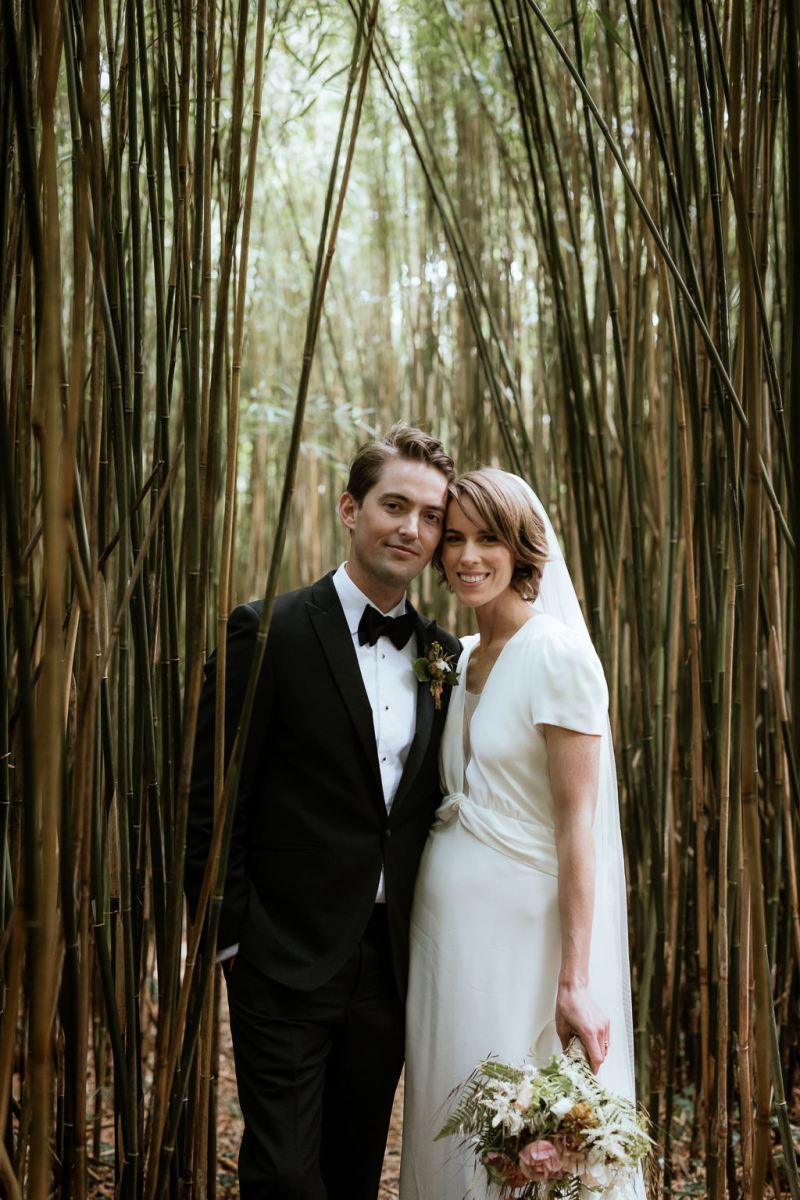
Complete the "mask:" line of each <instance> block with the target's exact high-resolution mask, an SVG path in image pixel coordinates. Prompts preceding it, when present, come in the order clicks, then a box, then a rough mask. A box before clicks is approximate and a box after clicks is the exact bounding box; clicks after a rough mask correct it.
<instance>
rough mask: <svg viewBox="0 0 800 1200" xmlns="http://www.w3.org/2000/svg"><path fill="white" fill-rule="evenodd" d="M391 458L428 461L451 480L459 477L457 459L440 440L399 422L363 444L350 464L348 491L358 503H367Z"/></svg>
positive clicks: (403, 422) (430, 465)
mask: <svg viewBox="0 0 800 1200" xmlns="http://www.w3.org/2000/svg"><path fill="white" fill-rule="evenodd" d="M391 458H407V459H410V460H411V461H412V462H421V463H426V464H427V466H429V467H434V468H435V469H436V470H437V471H441V472H442V474H443V475H444V477H445V479H446V480H447V482H448V483H452V482H453V480H454V479H455V477H456V469H455V466H454V464H453V460H452V458H451V457H450V455H449V454H448V453H447V451H446V450H445V448H444V446H443V445H442V443H441V442H440V441H438V440H437V439H436V438H435V437H431V435H430V434H429V433H424V432H423V430H421V429H417V428H416V427H415V426H414V425H408V424H407V423H406V422H405V421H397V422H396V424H394V425H393V426H392V428H391V429H390V430H389V431H388V433H386V434H384V436H383V437H382V438H376V439H375V440H374V441H371V442H365V443H364V445H363V446H360V447H359V449H358V451H357V452H356V456H355V458H354V459H353V461H352V463H351V464H350V477H349V479H348V480H347V488H346V489H345V490H346V491H348V492H349V493H350V495H351V496H352V497H353V499H354V500H355V501H356V503H357V504H359V505H361V504H363V502H364V497H365V496H366V494H367V492H369V491H370V490H371V489H372V488H374V486H375V484H376V483H377V482H378V480H379V479H380V477H381V472H382V471H383V468H384V466H385V464H386V463H387V462H388V461H389V459H391Z"/></svg>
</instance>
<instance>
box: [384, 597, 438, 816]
mask: <svg viewBox="0 0 800 1200" xmlns="http://www.w3.org/2000/svg"><path fill="white" fill-rule="evenodd" d="M415 616H416V617H417V628H416V634H415V636H416V639H417V657H418V658H423V657H424V656H425V655H426V654H427V653H428V650H429V649H430V647H431V643H432V642H433V641H434V640H435V639H434V637H433V634H432V632H431V631H432V630H433V631H435V626H434V623H433V621H428V620H427V619H426V618H424V617H420V616H419V614H418V613H415ZM434 708H435V706H434V703H433V696H432V695H431V689H430V684H428V683H423V682H422V681H420V682H419V683H418V685H417V720H416V728H415V731H414V740H413V741H412V743H411V746H410V747H409V751H408V758H407V759H406V764H405V767H404V768H403V774H402V777H401V779H400V783H399V785H398V788H397V794H396V795H395V798H394V803H393V804H392V811H393V812H394V811H396V810H397V807H398V805H399V804H401V803H402V801H403V797H404V796H405V795H406V793H407V792H408V791H409V790H410V789H411V787H412V785H413V783H414V780H415V779H416V777H417V774H418V772H419V769H420V767H421V766H422V763H423V760H424V758H425V754H426V752H427V749H428V744H429V742H430V740H431V732H432V730H433V714H434Z"/></svg>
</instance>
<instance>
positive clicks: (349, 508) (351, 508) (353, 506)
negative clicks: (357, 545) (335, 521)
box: [339, 492, 360, 533]
mask: <svg viewBox="0 0 800 1200" xmlns="http://www.w3.org/2000/svg"><path fill="white" fill-rule="evenodd" d="M359 508H360V505H359V503H358V501H357V500H356V498H355V496H351V495H350V493H349V492H342V494H341V496H340V497H339V520H340V521H341V522H342V524H343V525H346V526H347V528H348V529H349V530H350V532H351V533H352V532H353V526H354V525H355V523H356V512H357V511H358V509H359Z"/></svg>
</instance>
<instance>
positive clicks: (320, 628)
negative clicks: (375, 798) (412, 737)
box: [306, 574, 383, 797]
mask: <svg viewBox="0 0 800 1200" xmlns="http://www.w3.org/2000/svg"><path fill="white" fill-rule="evenodd" d="M311 595H312V599H311V600H310V601H307V602H306V612H307V613H308V616H309V619H310V621H311V624H312V625H313V627H314V630H315V632H316V634H317V637H318V638H319V641H320V645H321V647H322V651H323V653H324V655H325V657H326V659H327V660H328V665H329V667H330V669H331V674H332V675H333V678H334V681H335V683H336V687H337V688H338V690H339V694H340V695H341V697H342V701H343V703H344V705H345V708H346V709H347V711H348V712H349V714H350V717H351V719H352V721H353V724H354V725H355V727H356V731H357V732H358V736H359V738H360V740H361V742H362V744H363V746H364V750H365V752H366V755H367V758H368V759H369V763H370V766H371V767H372V770H373V774H374V775H375V780H376V782H377V784H378V789H379V790H378V793H377V794H378V795H379V796H380V797H382V796H383V789H382V784H381V774H380V768H379V767H378V749H377V746H376V745H375V726H374V724H373V720H372V709H371V708H370V704H369V700H368V699H367V693H366V690H365V688H364V680H363V679H362V678H361V670H360V668H359V665H358V659H357V658H356V653H355V650H354V649H353V639H352V635H351V633H350V630H349V629H348V628H347V622H346V620H345V617H344V612H343V611H342V606H341V604H340V603H339V597H338V596H337V595H336V588H335V587H334V586H333V575H332V574H331V575H326V576H325V578H324V579H320V580H319V582H318V583H315V584H314V586H313V588H312V592H311Z"/></svg>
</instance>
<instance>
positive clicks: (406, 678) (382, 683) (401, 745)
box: [333, 563, 417, 904]
mask: <svg viewBox="0 0 800 1200" xmlns="http://www.w3.org/2000/svg"><path fill="white" fill-rule="evenodd" d="M333 586H334V587H335V588H336V594H337V596H338V597H339V602H340V604H341V606H342V610H343V612H344V618H345V621H346V622H347V628H348V629H349V630H350V636H351V637H352V639H353V647H354V649H355V652H356V658H357V659H358V666H359V669H360V671H361V678H362V679H363V681H364V689H365V691H366V693H367V699H368V700H369V705H370V708H371V709H372V724H373V726H374V729H375V745H376V746H377V748H378V766H379V767H380V772H381V783H382V785H383V800H384V803H385V805H386V811H387V813H388V812H391V808H392V803H393V801H394V798H395V795H396V794H397V789H398V787H399V785H400V779H401V778H402V775H403V768H404V767H405V765H406V759H407V757H408V752H409V750H410V748H411V743H412V741H413V740H414V730H415V728H416V721H417V678H416V676H415V674H414V670H413V667H412V664H413V662H414V659H415V658H416V657H417V646H416V641H415V639H414V637H413V636H412V637H411V638H409V640H408V642H407V643H406V645H405V646H403V648H402V650H398V649H397V647H396V646H395V644H394V642H392V641H391V640H390V639H389V638H388V637H381V638H378V640H377V642H376V643H375V645H374V646H367V645H364V646H360V645H359V644H358V625H359V622H360V620H361V617H362V616H363V613H364V609H365V607H366V606H367V605H368V604H372V601H371V600H370V599H369V597H368V596H365V595H364V593H363V592H362V591H361V589H360V588H358V587H356V585H355V584H354V583H353V581H352V579H351V578H350V576H349V575H348V574H347V564H346V563H342V565H341V566H340V567H339V568H338V570H337V571H336V572H335V574H334V576H333ZM372 607H373V608H377V605H375V604H373V605H372ZM378 611H380V610H378ZM405 611H406V599H405V596H403V598H402V600H400V601H399V603H397V604H396V605H395V606H394V608H392V609H390V610H389V612H387V613H384V614H383V616H385V617H401V616H402V615H403V613H404V612H405ZM385 898H386V897H385V889H384V881H383V872H381V878H380V882H379V884H378V893H377V895H376V897H375V901H376V903H378V904H380V903H382V902H383V901H384V900H385Z"/></svg>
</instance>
